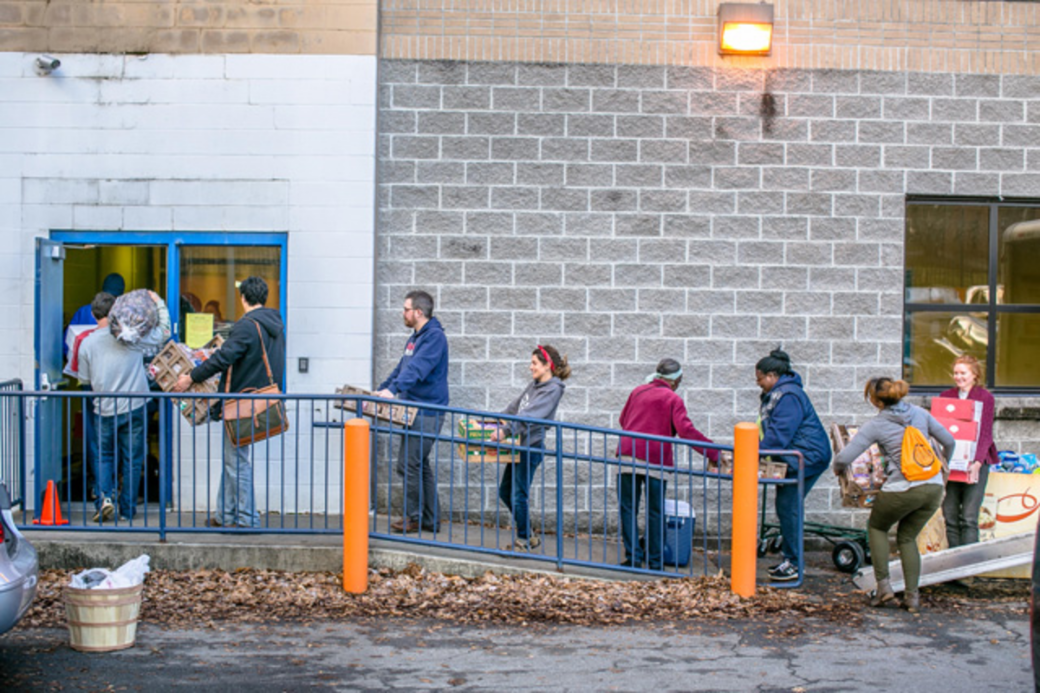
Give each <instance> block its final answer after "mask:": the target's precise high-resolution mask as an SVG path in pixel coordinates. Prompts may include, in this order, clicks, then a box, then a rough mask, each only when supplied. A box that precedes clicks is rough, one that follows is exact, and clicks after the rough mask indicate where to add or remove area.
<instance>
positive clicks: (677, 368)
mask: <svg viewBox="0 0 1040 693" xmlns="http://www.w3.org/2000/svg"><path fill="white" fill-rule="evenodd" d="M680 383H682V365H680V364H679V362H678V361H676V360H675V359H662V360H661V362H660V363H658V364H657V370H656V371H655V372H654V373H653V374H652V375H651V376H650V377H649V378H647V381H646V383H644V384H643V385H640V386H639V387H637V388H635V389H634V390H632V393H631V394H630V395H629V396H628V400H627V401H626V402H625V407H624V408H623V409H622V410H621V417H620V419H619V423H620V425H621V428H622V429H623V430H626V431H632V432H633V433H648V434H650V435H655V436H678V437H679V438H684V439H686V440H699V441H701V442H704V443H710V442H712V441H711V439H710V438H708V437H707V436H706V435H704V434H703V433H701V432H700V431H698V430H697V429H696V428H695V427H694V425H693V423H691V422H690V417H689V415H688V414H687V413H686V404H685V403H684V402H683V399H682V397H680V396H679V395H678V394H676V392H675V391H676V390H677V389H678V387H679V384H680ZM694 450H697V451H698V452H700V453H701V454H703V455H705V456H707V458H708V459H709V460H712V461H714V462H718V459H719V451H718V450H714V449H709V448H694ZM617 455H618V460H619V461H620V462H621V464H622V466H621V467H620V470H621V471H620V472H619V473H618V479H617V482H618V504H619V505H620V507H621V539H622V541H623V543H624V545H625V559H624V560H623V561H622V562H621V565H622V566H625V567H629V568H640V567H642V565H643V559H644V556H643V548H642V547H643V541H642V539H641V538H640V536H639V525H638V515H639V500H640V498H641V497H642V495H643V492H644V486H645V487H646V494H647V517H646V535H647V541H646V545H647V554H648V556H647V559H648V564H649V567H650V569H651V570H663V569H664V549H663V546H664V541H663V540H664V531H665V526H664V515H663V512H662V511H663V509H664V496H665V491H666V489H667V485H668V481H667V479H666V478H665V472H666V471H667V470H671V469H674V468H675V462H674V460H673V458H672V446H671V445H670V444H668V443H660V442H657V441H653V440H641V439H636V438H628V437H625V436H622V437H621V440H620V441H619V444H618V450H617Z"/></svg>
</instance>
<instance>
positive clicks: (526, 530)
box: [489, 344, 571, 552]
mask: <svg viewBox="0 0 1040 693" xmlns="http://www.w3.org/2000/svg"><path fill="white" fill-rule="evenodd" d="M530 370H531V378H532V380H531V382H530V383H528V384H527V387H526V388H525V389H524V391H523V392H522V393H520V396H519V397H517V398H516V399H515V400H513V401H512V402H510V403H509V406H507V407H506V408H505V410H504V411H503V412H502V413H503V414H515V415H517V416H525V417H527V418H531V419H548V420H550V421H551V420H553V419H555V418H556V408H557V407H558V406H559V404H560V399H561V398H562V397H563V392H564V390H565V389H566V385H564V384H563V381H564V380H566V379H567V378H569V377H570V375H571V367H570V366H569V365H568V364H567V357H566V356H561V355H560V352H558V351H557V350H556V349H555V348H553V347H551V346H548V345H544V346H543V345H541V344H539V345H538V346H537V347H535V350H534V351H532V352H531V364H530ZM512 437H519V439H520V440H519V442H520V444H521V445H523V446H524V447H526V448H533V449H531V450H521V451H520V459H519V460H518V461H517V462H515V463H513V464H507V465H505V469H504V470H503V471H502V482H501V483H500V484H499V487H498V497H499V498H501V499H502V502H503V503H505V504H506V506H507V507H508V508H509V512H510V513H511V514H512V515H513V524H514V525H515V526H516V541H515V542H513V550H514V551H521V552H527V551H530V550H531V549H534V548H537V547H538V546H539V545H540V544H541V540H540V539H539V538H538V537H536V536H535V537H533V536H531V521H530V516H529V513H528V503H527V499H528V496H530V493H531V481H532V480H533V479H534V473H535V471H536V470H537V469H538V466H539V465H540V464H541V463H542V450H543V449H544V447H545V426H541V425H538V424H528V423H522V422H520V421H511V422H507V423H505V424H504V425H503V426H502V427H501V428H499V429H498V430H497V431H495V432H494V433H492V434H491V436H490V438H489V441H491V442H498V441H501V440H505V439H506V438H512Z"/></svg>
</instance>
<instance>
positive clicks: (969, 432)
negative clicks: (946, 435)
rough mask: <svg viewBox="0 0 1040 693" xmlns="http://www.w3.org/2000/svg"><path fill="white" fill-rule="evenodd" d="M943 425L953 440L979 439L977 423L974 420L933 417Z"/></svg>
mask: <svg viewBox="0 0 1040 693" xmlns="http://www.w3.org/2000/svg"><path fill="white" fill-rule="evenodd" d="M935 418H936V419H937V420H938V421H939V423H941V424H942V425H943V428H945V429H946V430H947V431H949V432H950V435H952V436H953V438H954V440H967V441H972V442H974V441H977V440H978V439H979V425H978V424H977V423H975V422H974V421H961V420H960V419H940V418H939V417H935Z"/></svg>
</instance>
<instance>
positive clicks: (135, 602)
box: [64, 583, 144, 652]
mask: <svg viewBox="0 0 1040 693" xmlns="http://www.w3.org/2000/svg"><path fill="white" fill-rule="evenodd" d="M143 590H144V584H143V583H142V584H140V585H135V586H134V587H121V588H118V589H112V590H103V589H92V590H83V589H76V588H74V587H66V588H65V592H64V597H65V616H66V619H67V621H68V625H69V645H70V646H71V647H72V649H74V650H78V651H80V652H114V651H116V650H125V649H126V648H128V647H133V646H134V639H135V638H136V637H137V617H138V615H139V614H140V612H141V595H142V591H143Z"/></svg>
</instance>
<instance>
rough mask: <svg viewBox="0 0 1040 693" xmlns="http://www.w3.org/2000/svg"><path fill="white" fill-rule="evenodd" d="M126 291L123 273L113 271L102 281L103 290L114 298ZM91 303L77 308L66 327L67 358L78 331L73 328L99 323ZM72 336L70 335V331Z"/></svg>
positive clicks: (65, 345)
mask: <svg viewBox="0 0 1040 693" xmlns="http://www.w3.org/2000/svg"><path fill="white" fill-rule="evenodd" d="M124 291H126V280H125V279H123V275H121V274H119V273H118V272H112V273H111V274H109V275H108V276H106V277H105V281H103V282H102V283H101V292H102V293H106V294H112V296H113V297H114V298H119V297H120V296H122V295H123V292H124ZM90 306H91V303H88V304H87V305H85V306H80V307H79V308H77V309H76V312H75V313H73V314H72V319H71V320H69V324H68V326H67V327H66V328H65V335H64V340H65V341H64V347H63V353H64V355H65V357H66V358H68V356H69V350H70V349H71V348H72V344H73V343H74V342H75V341H76V337H77V335H78V332H77V331H76V330H73V329H72V328H73V327H74V326H76V325H97V324H98V321H97V319H96V318H95V317H94V314H93V313H92V312H91V310H90ZM70 332H71V333H72V336H71V337H70V336H69V333H70Z"/></svg>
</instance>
